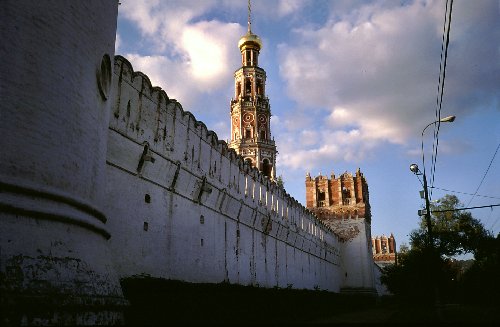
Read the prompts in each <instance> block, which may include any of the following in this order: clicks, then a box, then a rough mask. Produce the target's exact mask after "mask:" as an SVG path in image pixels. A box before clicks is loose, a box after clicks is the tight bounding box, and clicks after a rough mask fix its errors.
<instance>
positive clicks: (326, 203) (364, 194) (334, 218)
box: [306, 168, 377, 295]
mask: <svg viewBox="0 0 500 327" xmlns="http://www.w3.org/2000/svg"><path fill="white" fill-rule="evenodd" d="M306 207H307V208H308V209H309V210H311V211H312V212H313V213H314V214H316V216H317V217H318V218H319V219H320V220H322V221H323V222H324V223H325V225H327V226H328V227H330V228H331V229H332V230H333V231H334V233H335V234H337V235H338V236H339V238H340V241H341V242H342V243H341V244H342V245H341V246H342V248H341V251H342V264H341V266H342V269H343V271H344V279H343V281H342V287H341V292H343V293H358V294H359V293H363V294H370V295H375V294H377V292H376V289H375V273H374V265H373V257H372V243H371V239H372V237H371V212H370V202H369V197H368V184H367V182H366V179H365V177H364V176H363V174H362V173H361V171H360V170H359V168H358V169H357V170H356V175H354V176H353V175H352V174H350V173H348V172H345V173H343V174H342V175H340V176H339V177H335V174H333V173H332V174H331V178H330V179H328V177H326V176H322V175H319V176H318V177H315V178H312V177H311V175H310V174H307V176H306Z"/></svg>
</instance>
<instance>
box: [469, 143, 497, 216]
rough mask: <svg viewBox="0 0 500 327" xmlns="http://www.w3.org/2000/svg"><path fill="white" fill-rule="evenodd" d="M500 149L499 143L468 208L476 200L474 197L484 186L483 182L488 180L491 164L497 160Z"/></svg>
mask: <svg viewBox="0 0 500 327" xmlns="http://www.w3.org/2000/svg"><path fill="white" fill-rule="evenodd" d="M499 148H500V143H498V146H497V149H496V150H495V153H494V154H493V157H492V158H491V160H490V164H489V165H488V168H486V171H485V172H484V175H483V178H482V179H481V182H480V183H479V185H478V186H477V188H476V192H474V194H472V198H471V199H470V200H469V203H467V206H469V205H470V203H471V202H472V200H473V199H474V197H475V196H476V194H477V192H478V191H479V188H480V187H481V185H483V182H484V179H485V178H486V175H487V174H488V172H489V171H490V168H491V164H492V163H493V160H495V156H496V155H497V152H498V149H499Z"/></svg>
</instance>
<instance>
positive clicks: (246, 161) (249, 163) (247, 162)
mask: <svg viewBox="0 0 500 327" xmlns="http://www.w3.org/2000/svg"><path fill="white" fill-rule="evenodd" d="M245 163H246V164H247V165H249V166H250V167H252V159H250V158H246V159H245Z"/></svg>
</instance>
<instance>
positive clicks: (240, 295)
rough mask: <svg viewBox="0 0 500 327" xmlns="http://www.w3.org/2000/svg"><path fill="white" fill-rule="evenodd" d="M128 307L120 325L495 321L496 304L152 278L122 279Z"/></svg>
mask: <svg viewBox="0 0 500 327" xmlns="http://www.w3.org/2000/svg"><path fill="white" fill-rule="evenodd" d="M122 287H123V290H124V294H125V297H126V298H127V299H128V300H129V302H130V306H129V307H128V308H127V310H126V311H125V323H126V325H129V326H136V325H150V326H154V325H176V324H195V325H198V324H199V325H207V324H216V325H223V324H231V325H235V324H238V325H241V324H251V325H256V324H257V325H263V324H271V325H278V324H279V325H281V324H284V325H290V324H301V325H304V324H308V325H309V324H351V323H363V324H365V323H374V324H377V323H384V324H385V323H396V324H398V323H401V324H408V323H413V324H414V323H416V324H422V325H427V324H430V323H447V324H450V325H455V324H460V323H464V324H471V323H474V324H477V323H490V324H498V323H500V313H499V310H498V308H496V307H495V306H473V305H467V306H464V305H458V304H453V305H450V304H448V305H443V306H441V307H440V308H439V310H436V309H435V308H434V307H431V306H428V305H426V304H423V305H415V304H411V305H408V304H406V303H399V302H398V301H397V300H396V299H394V298H391V297H386V298H378V299H376V298H373V297H367V296H352V295H349V296H348V295H343V294H336V293H331V292H326V291H320V290H317V291H315V290H292V289H264V288H259V287H249V286H238V285H229V284H191V283H184V282H179V281H170V280H163V279H155V278H129V279H125V280H122Z"/></svg>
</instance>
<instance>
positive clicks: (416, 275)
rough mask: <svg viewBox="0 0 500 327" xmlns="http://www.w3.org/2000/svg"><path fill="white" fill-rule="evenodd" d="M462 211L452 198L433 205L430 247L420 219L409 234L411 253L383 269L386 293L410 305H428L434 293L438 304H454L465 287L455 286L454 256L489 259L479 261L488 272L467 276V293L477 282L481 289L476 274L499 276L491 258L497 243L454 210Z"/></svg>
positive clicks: (469, 216)
mask: <svg viewBox="0 0 500 327" xmlns="http://www.w3.org/2000/svg"><path fill="white" fill-rule="evenodd" d="M461 207H462V205H461V203H460V201H459V200H458V198H457V197H456V196H454V195H445V196H444V197H443V198H441V199H439V200H438V202H437V203H436V204H432V206H431V208H430V209H431V213H432V216H431V223H432V231H433V239H434V241H433V247H428V246H427V225H426V221H425V217H421V221H420V227H419V228H418V229H416V230H413V231H412V232H411V233H410V245H411V249H410V250H407V251H405V252H403V253H400V254H399V255H398V264H397V265H393V266H388V267H386V268H384V269H383V273H382V277H381V281H382V282H383V283H384V284H385V285H386V286H387V288H388V289H389V291H391V292H392V293H393V294H395V295H397V296H399V297H400V298H402V299H403V300H404V301H405V302H408V303H413V304H431V302H432V301H429V300H430V299H432V298H433V295H432V294H435V293H434V291H436V290H438V293H439V294H440V295H439V297H440V300H442V301H447V300H450V301H456V295H457V290H460V288H461V287H463V288H464V287H465V286H467V285H466V284H464V283H457V277H459V275H462V272H461V267H460V264H458V263H457V262H456V260H453V259H452V258H450V257H451V256H453V255H457V254H463V253H473V254H474V256H475V257H476V258H489V259H488V260H486V259H484V260H482V261H484V262H488V264H489V265H488V266H487V269H486V268H485V269H479V268H476V270H477V271H478V273H476V274H472V273H471V274H470V275H469V276H470V278H468V280H469V282H467V283H468V285H470V287H469V289H471V288H472V289H474V290H477V288H475V286H476V285H479V283H480V282H483V284H481V285H484V282H485V281H484V279H481V278H480V277H478V274H479V276H480V275H481V274H483V276H486V275H484V274H485V273H486V272H488V276H490V275H493V274H494V273H497V272H499V270H498V260H497V259H495V258H498V257H499V256H498V255H496V256H495V255H492V253H493V254H494V253H498V252H496V250H497V249H498V244H497V243H498V242H497V243H494V242H493V241H494V238H493V237H492V236H491V233H489V232H488V231H487V230H486V229H485V228H484V227H483V225H482V224H481V222H480V221H479V220H477V219H475V218H473V217H472V214H471V213H470V212H464V211H462V210H456V209H459V208H461ZM445 210H446V211H445ZM483 266H485V265H484V264H483ZM465 276H467V274H465ZM489 282H490V283H491V280H489ZM497 284H498V283H497ZM459 285H460V286H459ZM464 289H465V288H464ZM471 293H472V292H468V293H467V294H471Z"/></svg>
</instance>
